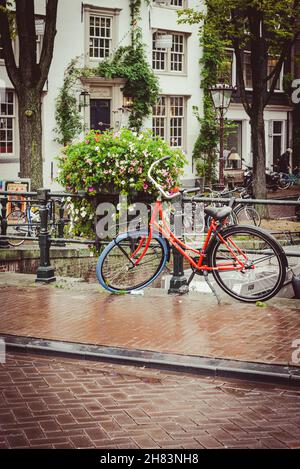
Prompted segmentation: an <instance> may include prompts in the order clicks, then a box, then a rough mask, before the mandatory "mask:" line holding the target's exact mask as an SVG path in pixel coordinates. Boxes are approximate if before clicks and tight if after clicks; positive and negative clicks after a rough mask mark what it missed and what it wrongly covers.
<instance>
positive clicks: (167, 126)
mask: <svg viewBox="0 0 300 469" xmlns="http://www.w3.org/2000/svg"><path fill="white" fill-rule="evenodd" d="M161 98H163V99H164V100H165V114H164V115H163V114H155V113H154V112H153V114H152V130H153V133H154V135H158V136H161V134H160V133H159V132H156V126H154V120H155V119H162V120H163V122H164V125H163V126H160V127H159V128H164V137H163V136H161V137H162V138H163V139H164V140H165V141H166V142H168V143H169V144H170V146H171V147H172V148H175V149H176V148H179V149H182V150H184V149H185V145H186V115H187V113H186V106H187V97H186V96H184V95H160V96H159V97H158V100H159V99H161ZM178 98H179V99H182V115H178V116H177V115H175V116H172V113H171V102H172V99H178ZM154 110H155V107H154ZM173 118H174V119H176V118H178V119H182V126H181V130H182V132H181V140H182V141H181V145H178V146H177V145H173V144H172V143H173V142H172V137H171V119H173Z"/></svg>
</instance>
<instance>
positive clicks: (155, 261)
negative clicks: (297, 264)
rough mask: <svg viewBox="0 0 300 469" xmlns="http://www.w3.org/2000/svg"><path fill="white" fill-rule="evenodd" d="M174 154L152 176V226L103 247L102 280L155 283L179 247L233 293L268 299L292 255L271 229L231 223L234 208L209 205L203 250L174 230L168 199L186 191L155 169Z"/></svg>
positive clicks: (114, 284)
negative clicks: (161, 180) (158, 177)
mask: <svg viewBox="0 0 300 469" xmlns="http://www.w3.org/2000/svg"><path fill="white" fill-rule="evenodd" d="M167 159H168V157H164V158H161V159H160V160H158V161H156V162H155V163H153V164H152V166H151V168H150V170H149V173H148V178H149V180H150V181H151V182H152V183H153V184H154V185H155V187H156V188H157V189H158V191H159V193H160V196H159V197H158V199H157V201H156V203H155V206H154V210H153V213H152V216H151V220H150V223H149V229H148V230H137V231H132V232H126V233H123V234H120V235H119V236H117V237H116V238H115V239H114V240H113V241H112V242H111V243H110V244H109V245H108V246H107V247H106V248H105V249H104V251H103V252H102V254H101V255H100V257H99V260H98V263H97V268H96V272H97V277H98V280H99V282H100V284H101V285H102V286H103V287H104V288H105V289H106V290H108V291H110V292H112V293H121V292H122V293H126V292H131V291H133V290H139V289H142V288H145V287H147V286H149V285H150V284H151V283H152V282H154V280H156V279H157V278H158V276H159V275H160V274H161V273H162V271H163V269H164V268H165V266H166V264H167V262H168V261H169V259H170V246H173V247H175V248H176V249H177V250H178V251H179V252H180V253H181V254H182V256H184V258H185V259H186V261H187V262H188V263H189V264H190V266H191V269H192V272H191V275H190V278H189V280H188V284H189V283H190V282H191V281H192V279H193V278H194V276H195V274H198V275H204V276H205V279H206V280H207V276H208V274H209V273H211V274H212V275H213V277H214V279H215V281H216V282H217V284H218V285H219V286H220V287H221V288H222V290H224V291H225V292H226V293H227V294H228V295H230V296H232V297H233V298H236V299H237V300H240V301H244V302H256V301H265V300H268V299H270V298H272V297H273V296H274V295H276V294H277V293H278V291H279V290H280V289H281V287H282V286H283V284H284V281H285V278H286V270H287V265H288V263H287V258H286V255H285V253H284V251H283V249H282V247H281V246H280V245H279V244H278V242H277V241H276V240H275V239H274V238H273V237H272V236H271V235H270V234H269V233H267V232H266V231H264V230H262V229H260V228H257V227H253V226H247V225H245V226H244V225H234V226H228V224H227V220H228V217H229V216H230V214H231V212H232V208H231V207H228V206H224V207H217V208H216V207H206V208H205V209H204V211H205V213H206V214H207V215H208V216H209V217H211V223H210V226H209V228H208V231H207V233H206V234H205V239H204V243H203V246H202V247H201V248H200V247H199V249H195V248H194V247H191V246H188V245H186V244H185V243H184V241H183V240H181V239H179V238H178V237H176V235H175V234H174V233H173V232H172V230H171V228H170V226H169V224H168V222H167V221H166V217H165V215H164V211H163V206H162V200H163V199H165V200H172V199H175V198H176V197H179V196H182V194H183V193H184V192H185V190H184V189H183V190H181V191H179V192H178V193H175V194H168V193H166V192H165V191H164V189H163V188H162V187H161V185H160V184H158V182H157V181H155V179H154V178H153V177H152V171H153V168H154V167H155V166H156V165H158V164H160V163H161V162H163V161H165V160H167Z"/></svg>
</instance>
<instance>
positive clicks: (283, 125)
mask: <svg viewBox="0 0 300 469" xmlns="http://www.w3.org/2000/svg"><path fill="white" fill-rule="evenodd" d="M275 122H281V133H278V132H274V123H275ZM269 129H270V131H269V137H270V139H271V145H270V151H269V157H270V160H271V161H273V158H274V137H281V149H280V155H282V153H283V152H284V149H285V147H286V137H287V135H286V132H287V121H286V120H285V119H271V120H269ZM272 164H275V161H273V163H272Z"/></svg>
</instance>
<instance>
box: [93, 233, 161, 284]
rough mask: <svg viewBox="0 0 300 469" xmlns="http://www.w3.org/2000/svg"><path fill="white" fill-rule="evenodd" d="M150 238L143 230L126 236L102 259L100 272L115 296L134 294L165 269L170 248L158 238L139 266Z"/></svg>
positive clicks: (99, 264)
mask: <svg viewBox="0 0 300 469" xmlns="http://www.w3.org/2000/svg"><path fill="white" fill-rule="evenodd" d="M146 241H147V235H146V234H142V233H141V232H140V231H137V232H133V233H124V234H122V235H120V236H118V238H116V239H115V240H114V241H113V242H112V243H110V244H109V246H107V248H106V249H105V250H104V251H103V253H102V254H101V256H100V257H99V260H98V263H97V267H96V273H97V277H98V280H99V282H100V284H101V285H102V286H103V287H104V288H105V289H106V290H108V291H110V292H113V293H120V292H124V293H126V292H130V291H132V290H139V289H142V288H145V287H147V286H148V285H150V284H151V283H152V282H153V281H154V280H155V279H156V278H157V277H158V276H159V275H160V273H161V272H162V270H163V269H164V267H165V265H166V262H167V259H168V247H167V244H166V242H165V240H164V239H162V238H161V237H160V236H156V235H154V236H153V238H152V240H151V242H150V246H149V248H148V250H147V252H146V254H145V256H144V257H143V258H142V259H141V261H140V262H139V263H138V264H137V265H135V262H136V261H137V259H138V258H139V257H140V255H141V254H142V252H143V249H144V247H145V245H146Z"/></svg>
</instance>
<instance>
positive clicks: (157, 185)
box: [148, 156, 181, 200]
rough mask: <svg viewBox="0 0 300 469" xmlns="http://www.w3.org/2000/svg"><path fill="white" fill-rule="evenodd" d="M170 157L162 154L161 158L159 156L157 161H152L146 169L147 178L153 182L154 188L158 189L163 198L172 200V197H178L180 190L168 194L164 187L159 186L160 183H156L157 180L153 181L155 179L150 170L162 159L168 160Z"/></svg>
mask: <svg viewBox="0 0 300 469" xmlns="http://www.w3.org/2000/svg"><path fill="white" fill-rule="evenodd" d="M170 158H171V157H170V156H164V157H163V158H160V159H159V160H157V161H154V163H152V165H151V166H150V169H149V171H148V179H149V180H150V181H151V182H152V184H154V186H155V187H156V189H158V191H159V192H160V193H161V194H162V195H163V196H164V198H165V199H167V200H172V199H175V197H178V196H179V195H181V194H180V192H176V193H175V194H168V193H167V192H165V191H164V189H163V188H162V187H161V185H160V184H158V182H157V181H155V179H154V178H153V177H152V174H151V173H152V171H153V169H154V168H155V166H157V165H159V164H160V163H162V162H163V161H166V160H169V159H170Z"/></svg>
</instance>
